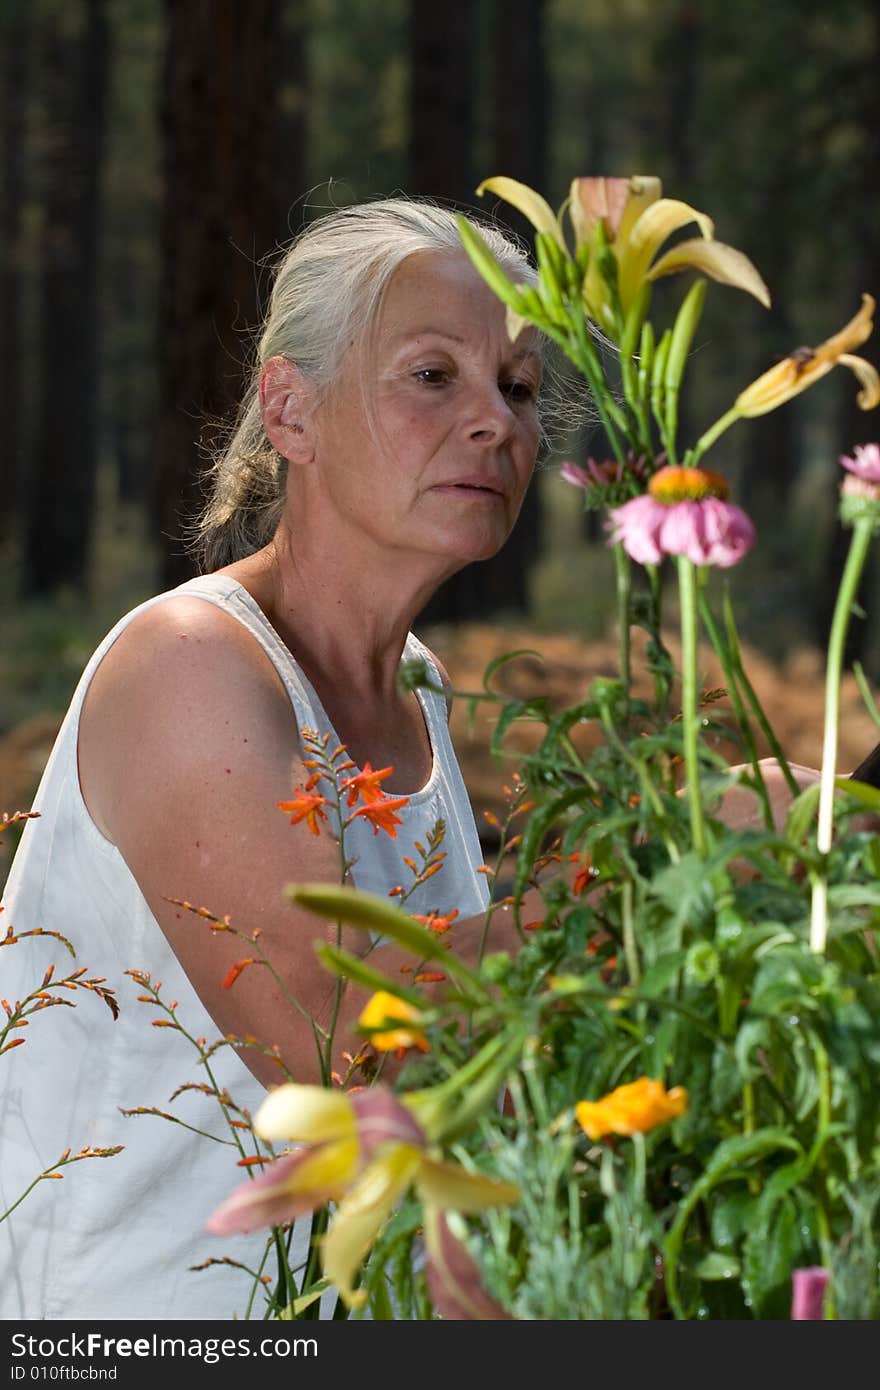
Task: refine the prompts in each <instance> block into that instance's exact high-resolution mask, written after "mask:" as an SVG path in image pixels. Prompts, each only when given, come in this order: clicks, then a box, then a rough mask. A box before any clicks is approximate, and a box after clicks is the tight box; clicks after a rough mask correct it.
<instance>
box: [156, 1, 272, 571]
mask: <svg viewBox="0 0 880 1390" xmlns="http://www.w3.org/2000/svg"><path fill="white" fill-rule="evenodd" d="M166 12H167V17H168V35H167V45H168V46H167V53H166V66H165V75H164V97H163V110H162V126H163V136H164V148H165V209H164V227H163V257H164V271H163V280H164V283H163V293H162V314H161V326H160V330H159V331H160V335H161V372H162V376H161V383H160V393H161V402H162V404H161V406H160V410H161V419H160V430H159V439H160V443H159V457H158V463H157V479H156V492H157V498H156V511H157V516H158V523H159V530H160V534H161V536H162V540H163V545H164V547H165V550H164V556H163V563H162V579H163V582H164V583H165V584H166V585H167V586H171V585H174V584H178V583H181V582H182V581H183V580H184V579H186V578H188V577H189V576H190V575H191V574H192V572H193V565H192V563H191V561H190V559H189V557H188V556H187V554H186V551H185V548H184V544H183V535H184V532H185V529H186V526H187V524H188V523H189V522H190V521H191V520H192V518H193V516H194V514H195V513H196V512H197V511H198V510H199V507H200V505H201V502H202V490H201V476H202V472H203V454H202V451H201V449H200V443H201V433H202V429H203V427H204V423H205V422H206V421H207V422H211V423H214V422H218V421H220V420H222V419H224V417H225V418H226V419H228V418H229V417H230V415H232V414H233V413H234V411H235V407H236V404H237V402H238V400H239V398H240V396H241V392H242V386H243V381H244V377H245V368H246V359H247V357H248V354H249V351H250V334H251V333H252V331H253V330H254V329H255V327H256V326H257V325H258V323H259V319H260V313H261V307H262V306H261V303H260V292H259V291H260V281H261V279H262V278H264V277H263V276H262V274H261V271H260V261H261V258H262V257H264V256H265V255H266V254H267V253H268V252H270V251H271V249H272V248H273V246H274V244H275V216H274V208H275V175H274V170H273V167H272V160H273V156H274V153H275V143H274V138H275V128H276V124H275V111H276V104H275V94H274V81H275V78H274V61H275V51H276V40H277V35H278V4H277V0H251V3H248V2H247V0H224V3H223V4H222V5H217V4H214V3H211V0H190V3H187V4H179V3H175V0H167V11H166Z"/></svg>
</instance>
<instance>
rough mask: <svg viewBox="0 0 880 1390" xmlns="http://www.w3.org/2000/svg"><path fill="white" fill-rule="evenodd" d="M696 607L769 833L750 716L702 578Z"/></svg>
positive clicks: (764, 787) (768, 812)
mask: <svg viewBox="0 0 880 1390" xmlns="http://www.w3.org/2000/svg"><path fill="white" fill-rule="evenodd" d="M699 607H700V617H701V618H702V620H703V626H704V627H705V629H706V631H707V632H708V634H709V640H710V642H711V643H712V646H713V647H714V649H715V652H716V654H717V656H718V660H719V661H720V662H721V669H722V671H723V672H724V679H725V682H726V683H727V693H728V694H729V696H730V700H731V703H732V705H733V710H734V714H735V716H736V722H737V726H738V728H739V731H740V735H741V737H742V740H743V743H744V744H745V746H746V749H747V750H748V755H749V758H750V760H751V763H752V767H753V769H754V773H755V790H756V791H757V793H758V796H759V797H760V798H761V805H762V807H763V810H764V824H765V825H766V827H767V829H768V830H772V829H773V811H772V810H771V807H770V797H769V795H768V793H767V784H766V783H765V781H764V776H763V773H762V772H761V768H760V766H759V759H758V750H757V747H756V746H755V740H754V738H753V737H752V726H751V724H750V723H749V717H748V714H747V713H746V708H745V705H744V704H743V700H742V696H741V694H740V690H739V685H738V682H737V673H736V670H735V668H734V665H733V662H732V661H731V658H730V648H729V646H728V644H727V643H726V642H725V641H724V638H723V637H722V635H721V633H720V631H719V629H718V625H717V623H716V622H715V617H714V614H713V613H712V609H711V608H710V607H709V601H708V599H707V597H706V591H705V584H704V583H703V582H702V576H701V583H700V586H699Z"/></svg>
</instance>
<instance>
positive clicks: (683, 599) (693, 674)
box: [678, 555, 707, 859]
mask: <svg viewBox="0 0 880 1390" xmlns="http://www.w3.org/2000/svg"><path fill="white" fill-rule="evenodd" d="M678 590H679V601H680V604H681V664H682V673H681V719H682V732H683V734H684V766H685V782H686V785H687V793H688V809H689V811H690V818H691V839H692V840H693V845H694V849H695V850H696V852H697V854H699V856H700V858H701V859H705V857H706V852H707V846H706V826H705V822H704V820H703V805H702V801H701V798H700V762H699V753H698V737H697V736H698V732H699V713H698V708H697V585H696V567H695V566H694V565H693V564H692V562H691V561H690V560H688V559H686V558H685V556H684V555H679V556H678Z"/></svg>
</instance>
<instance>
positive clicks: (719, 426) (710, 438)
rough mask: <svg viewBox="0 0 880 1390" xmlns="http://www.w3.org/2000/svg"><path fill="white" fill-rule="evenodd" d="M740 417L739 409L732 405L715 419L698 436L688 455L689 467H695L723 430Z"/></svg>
mask: <svg viewBox="0 0 880 1390" xmlns="http://www.w3.org/2000/svg"><path fill="white" fill-rule="evenodd" d="M740 418H741V417H740V414H739V411H738V410H737V409H736V407H735V406H734V407H732V408H731V409H730V410H728V412H727V414H726V415H722V416H721V419H720V420H716V421H715V424H714V425H710V427H709V428H708V429H707V430H706V433H705V434H701V435H700V438H699V439H698V440H697V442H696V444H695V445H694V447H693V449H692V450H691V452H690V454H689V455H688V463H689V464H690V465H691V467H696V465H697V463H698V462H699V461H700V459H701V458H702V457H703V455H704V454H705V453H706V452H707V451H708V450H709V449H711V447H712V445H713V444H714V443H715V440H716V439H719V438H720V436H721V435H722V434H723V433H724V431H725V430H728V429H730V426H731V425H733V424H735V423H736V421H737V420H739V419H740Z"/></svg>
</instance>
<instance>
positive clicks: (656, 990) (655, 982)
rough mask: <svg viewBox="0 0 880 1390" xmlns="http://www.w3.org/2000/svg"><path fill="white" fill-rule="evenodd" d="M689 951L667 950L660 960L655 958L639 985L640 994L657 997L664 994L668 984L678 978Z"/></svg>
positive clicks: (650, 997)
mask: <svg viewBox="0 0 880 1390" xmlns="http://www.w3.org/2000/svg"><path fill="white" fill-rule="evenodd" d="M686 956H687V951H684V950H680V951H667V952H665V954H664V955H662V956H661V957H660V958H659V960H655V961H654V963H653V965H652V966H651V967H650V969H648V970H646V971H645V973H644V975H643V976H642V982H641V984H640V985H639V989H638V993H639V995H645V996H647V998H649V999H652V998H656V996H657V995H658V994H662V993H663V991H664V990H665V989H666V987H667V985H670V984H671V983H672V981H673V980H675V979H677V978H678V972H679V971H680V970H681V967H682V966H683V964H684V961H685V957H686Z"/></svg>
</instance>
